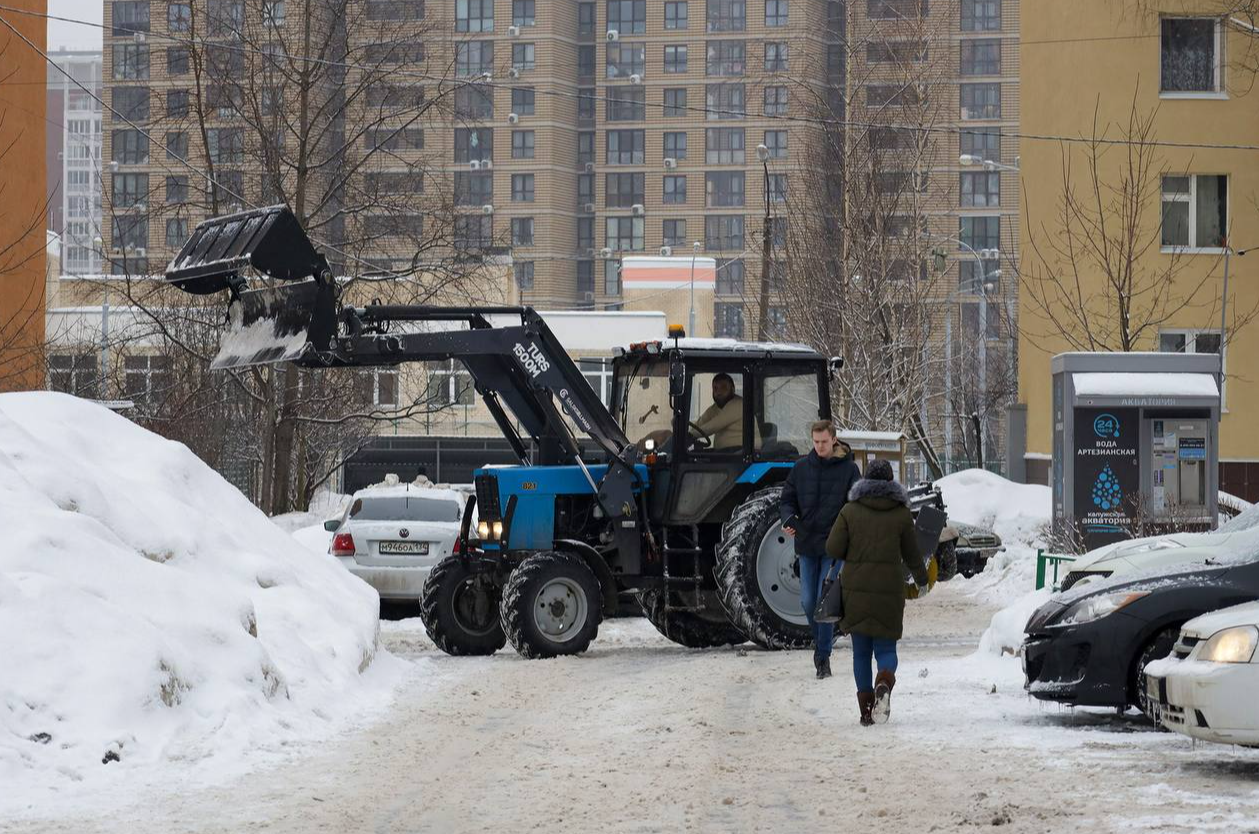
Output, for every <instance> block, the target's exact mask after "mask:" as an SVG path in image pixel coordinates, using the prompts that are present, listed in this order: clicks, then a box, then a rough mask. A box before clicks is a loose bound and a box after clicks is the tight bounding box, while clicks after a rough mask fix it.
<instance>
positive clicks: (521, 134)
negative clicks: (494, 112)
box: [511, 130, 534, 159]
mask: <svg viewBox="0 0 1259 834" xmlns="http://www.w3.org/2000/svg"><path fill="white" fill-rule="evenodd" d="M533 142H534V140H533V131H532V130H513V131H512V132H511V158H512V159H533V150H534V146H533Z"/></svg>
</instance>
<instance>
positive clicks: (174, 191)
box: [166, 174, 188, 203]
mask: <svg viewBox="0 0 1259 834" xmlns="http://www.w3.org/2000/svg"><path fill="white" fill-rule="evenodd" d="M166 202H168V203H186V202H188V175H187V174H176V175H172V176H167V177H166Z"/></svg>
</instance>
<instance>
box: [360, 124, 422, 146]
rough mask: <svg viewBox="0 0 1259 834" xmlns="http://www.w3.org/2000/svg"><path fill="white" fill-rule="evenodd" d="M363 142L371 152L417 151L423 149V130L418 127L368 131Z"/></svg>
mask: <svg viewBox="0 0 1259 834" xmlns="http://www.w3.org/2000/svg"><path fill="white" fill-rule="evenodd" d="M363 141H364V143H365V144H366V146H367V149H368V150H372V151H374V150H386V151H418V150H423V149H424V130H423V128H418V127H408V128H401V127H386V128H380V129H378V130H368V131H367V133H366V135H365V137H364V140H363Z"/></svg>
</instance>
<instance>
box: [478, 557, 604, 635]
mask: <svg viewBox="0 0 1259 834" xmlns="http://www.w3.org/2000/svg"><path fill="white" fill-rule="evenodd" d="M602 604H603V596H602V594H601V593H600V590H599V580H598V579H597V578H596V577H595V575H594V571H592V570H590V567H589V566H588V565H587V564H586V563H585V562H584V561H582V559H581V557H579V556H574V555H573V554H571V553H560V552H557V551H553V550H549V551H543V552H541V553H535V554H533V555H532V556H529V557H528V558H526V559H525V560H524V561H523V562H521V563H520V565H519V566H517V568H516V569H515V570H514V571H512V572H511V576H509V577H508V578H507V584H506V585H505V586H504V587H503V601H502V604H501V605H500V607H499V616H500V618H501V619H502V623H503V631H504V632H506V634H507V639H508V640H510V641H511V644H512V646H514V647H515V649H516V651H517V652H519V653H520V656H521V657H527V658H530V659H533V658H542V657H556V656H557V655H565V654H580V653H581V652H584V651H585V650H586V649H587V647H589V646H590V641H591V640H593V639H594V638H595V636H596V635H597V634H598V633H599V620H600V619H601V618H602V616H603V609H602V607H601V606H602Z"/></svg>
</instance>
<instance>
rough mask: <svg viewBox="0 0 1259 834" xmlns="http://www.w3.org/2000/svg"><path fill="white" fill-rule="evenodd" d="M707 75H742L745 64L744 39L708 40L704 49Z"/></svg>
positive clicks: (745, 46) (745, 45)
mask: <svg viewBox="0 0 1259 834" xmlns="http://www.w3.org/2000/svg"><path fill="white" fill-rule="evenodd" d="M706 57H707V62H706V64H705V66H704V72H705V73H706V74H707V75H715V76H725V77H738V76H740V75H743V72H744V68H745V66H746V64H747V43H746V42H745V41H709V42H708V44H707V50H706Z"/></svg>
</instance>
